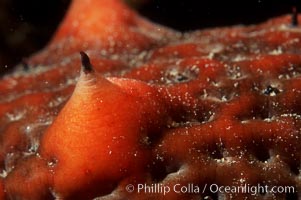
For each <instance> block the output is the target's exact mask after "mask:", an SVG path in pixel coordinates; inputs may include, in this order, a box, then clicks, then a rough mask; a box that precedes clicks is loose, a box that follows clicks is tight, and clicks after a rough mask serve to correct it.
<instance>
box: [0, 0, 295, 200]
mask: <svg viewBox="0 0 301 200" xmlns="http://www.w3.org/2000/svg"><path fill="white" fill-rule="evenodd" d="M87 10H89V12H86V11H87ZM300 39H301V28H300V27H292V26H291V25H290V17H289V16H283V17H279V18H275V19H271V20H269V21H267V22H265V23H262V24H259V25H254V26H249V27H243V26H235V27H228V28H216V29H210V30H202V31H195V32H191V33H185V34H180V33H177V32H175V31H173V30H169V29H167V28H164V27H160V26H158V25H154V24H152V23H150V22H148V21H146V20H144V19H142V18H140V17H139V16H137V15H136V14H135V13H134V12H132V11H131V10H129V9H128V8H127V7H126V6H124V5H123V4H122V3H120V2H119V1H117V0H111V1H107V0H74V2H73V4H72V6H71V8H70V10H69V13H68V14H67V16H66V18H65V20H64V21H63V22H62V24H61V26H60V28H59V30H58V31H57V33H56V35H55V36H54V38H53V40H52V41H51V42H50V43H49V45H48V46H47V47H46V48H45V49H44V50H42V51H41V52H39V53H37V54H36V55H34V56H33V57H31V58H29V59H28V65H29V69H28V70H25V71H24V70H23V69H20V70H16V71H15V72H14V73H13V74H10V75H7V76H5V77H3V78H2V79H1V80H0V131H1V135H0V137H1V140H0V142H1V145H0V161H1V165H0V167H1V170H2V173H1V177H2V178H1V182H0V198H1V199H93V198H96V199H200V198H205V199H206V198H207V199H244V198H247V199H298V195H300V194H298V193H294V194H280V193H279V194H256V195H251V194H237V193H236V194H235V193H233V194H212V193H210V191H209V190H206V191H205V192H204V193H202V192H201V193H199V194H194V193H183V194H177V193H173V192H170V193H168V194H166V195H165V196H163V195H162V193H146V194H145V193H143V194H141V193H140V194H138V193H136V192H133V193H128V192H127V191H126V190H125V186H126V185H127V184H129V183H131V184H134V183H146V184H149V185H151V184H154V183H159V184H163V185H169V186H171V187H173V185H175V184H177V183H179V184H181V185H185V184H188V183H190V184H195V185H198V186H199V187H200V188H202V187H203V186H204V185H205V184H211V183H215V184H218V185H231V186H239V185H244V184H249V185H257V184H263V185H268V186H277V185H289V186H294V187H295V188H296V190H298V191H300V190H301V181H300V178H301V177H300V176H301V175H300V161H301V141H300V140H301V132H300V129H301V106H300V101H301V81H300V72H301V56H300V49H301V41H300ZM79 51H85V52H86V53H87V54H88V55H89V56H90V58H91V62H92V64H93V66H94V69H95V73H94V72H93V73H92V74H85V73H84V72H81V75H80V77H79V74H80V60H79ZM104 77H106V78H104ZM113 77H115V78H113ZM75 85H76V86H75ZM299 198H300V196H299Z"/></svg>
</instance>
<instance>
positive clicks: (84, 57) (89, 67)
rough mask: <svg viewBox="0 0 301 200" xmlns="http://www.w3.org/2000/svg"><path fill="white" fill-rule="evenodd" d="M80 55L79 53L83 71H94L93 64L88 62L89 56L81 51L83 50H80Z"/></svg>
mask: <svg viewBox="0 0 301 200" xmlns="http://www.w3.org/2000/svg"><path fill="white" fill-rule="evenodd" d="M80 55H81V61H82V69H83V71H84V72H85V73H86V74H88V73H91V72H94V69H93V66H92V64H91V62H90V58H89V56H88V55H87V54H86V53H85V52H83V51H81V52H80Z"/></svg>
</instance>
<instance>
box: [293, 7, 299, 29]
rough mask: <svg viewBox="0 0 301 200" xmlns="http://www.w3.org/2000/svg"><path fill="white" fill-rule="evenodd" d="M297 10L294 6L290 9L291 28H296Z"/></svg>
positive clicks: (297, 23)
mask: <svg viewBox="0 0 301 200" xmlns="http://www.w3.org/2000/svg"><path fill="white" fill-rule="evenodd" d="M298 25H299V22H298V10H297V7H296V6H293V8H292V26H298Z"/></svg>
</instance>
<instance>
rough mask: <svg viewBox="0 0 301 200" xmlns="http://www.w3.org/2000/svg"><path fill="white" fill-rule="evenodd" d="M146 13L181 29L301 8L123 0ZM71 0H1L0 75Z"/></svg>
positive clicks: (254, 0) (244, 0)
mask: <svg viewBox="0 0 301 200" xmlns="http://www.w3.org/2000/svg"><path fill="white" fill-rule="evenodd" d="M127 2H128V3H129V4H130V5H131V6H132V7H134V8H135V9H136V10H137V11H138V12H140V13H141V14H142V15H144V16H145V17H147V18H149V19H151V20H152V21H155V22H157V23H160V24H163V25H167V26H170V27H172V28H174V29H177V30H180V31H189V30H195V29H201V28H206V27H214V26H227V25H234V24H253V23H258V22H262V21H265V20H266V19H268V18H270V17H274V16H279V15H283V14H287V13H290V12H291V10H292V6H293V5H296V6H297V8H298V10H300V5H301V1H298V0H241V1H237V0H236V1H234V0H127ZM69 4H70V0H44V1H41V0H0V74H1V73H2V74H3V72H7V71H9V70H12V69H13V66H14V65H16V64H17V63H18V62H20V61H21V59H22V58H25V57H27V56H29V55H30V54H32V53H33V52H35V51H37V50H39V49H41V48H42V47H43V46H44V45H45V44H46V43H47V41H48V40H49V39H50V37H51V35H52V34H53V33H54V31H55V29H56V28H57V26H58V24H59V22H60V21H61V20H62V18H63V16H64V14H65V12H66V10H67V9H68V6H69Z"/></svg>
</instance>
